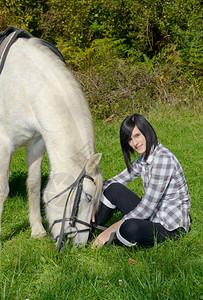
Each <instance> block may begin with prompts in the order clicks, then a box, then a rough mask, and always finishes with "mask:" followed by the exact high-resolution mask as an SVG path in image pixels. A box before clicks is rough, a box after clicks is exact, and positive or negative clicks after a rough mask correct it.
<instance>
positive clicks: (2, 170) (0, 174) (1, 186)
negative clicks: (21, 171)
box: [0, 138, 12, 233]
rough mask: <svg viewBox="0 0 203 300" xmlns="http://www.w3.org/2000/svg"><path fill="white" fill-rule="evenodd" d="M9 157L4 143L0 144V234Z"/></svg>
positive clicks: (7, 186) (7, 188)
mask: <svg viewBox="0 0 203 300" xmlns="http://www.w3.org/2000/svg"><path fill="white" fill-rule="evenodd" d="M2 140H3V138H2ZM11 155H12V154H11V149H10V147H9V146H8V145H6V143H5V141H4V143H1V144H0V233H1V218H2V212H3V207H4V202H5V201H6V199H7V197H8V193H9V168H10V161H11Z"/></svg>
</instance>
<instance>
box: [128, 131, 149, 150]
mask: <svg viewBox="0 0 203 300" xmlns="http://www.w3.org/2000/svg"><path fill="white" fill-rule="evenodd" d="M128 143H129V145H130V147H131V148H133V150H135V151H136V152H137V153H139V154H145V153H146V139H145V137H144V135H143V134H142V133H141V132H140V131H139V129H138V128H137V126H135V127H134V129H133V131H132V135H131V138H130V140H129V142H128Z"/></svg>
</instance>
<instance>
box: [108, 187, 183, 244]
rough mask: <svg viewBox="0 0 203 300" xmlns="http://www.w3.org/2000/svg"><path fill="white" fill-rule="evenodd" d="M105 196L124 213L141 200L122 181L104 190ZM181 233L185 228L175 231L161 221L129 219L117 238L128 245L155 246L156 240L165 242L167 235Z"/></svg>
mask: <svg viewBox="0 0 203 300" xmlns="http://www.w3.org/2000/svg"><path fill="white" fill-rule="evenodd" d="M104 196H105V197H106V198H107V199H108V200H109V201H110V202H111V204H113V205H115V206H116V208H118V209H119V210H120V211H121V212H122V214H123V215H125V214H128V213H129V212H130V211H131V210H133V209H134V208H135V207H136V206H137V205H138V204H139V203H140V201H141V199H140V198H139V197H138V196H137V195H136V194H134V193H133V192H132V191H131V190H129V189H128V188H126V187H125V186H124V185H122V184H120V183H112V184H111V185H109V186H108V187H107V189H106V190H105V191H104ZM180 233H185V230H184V229H183V228H177V229H175V230H173V231H168V230H166V229H165V228H164V227H163V226H162V225H161V224H160V223H154V222H151V221H149V220H142V219H128V220H126V221H125V222H124V223H123V224H122V225H121V226H120V228H119V229H118V231H117V238H118V239H119V240H120V241H121V242H122V243H123V244H125V245H126V246H134V245H136V244H139V245H142V246H153V245H154V242H155V241H156V242H158V243H160V242H163V241H164V240H165V239H166V238H167V237H169V238H178V237H179V236H180Z"/></svg>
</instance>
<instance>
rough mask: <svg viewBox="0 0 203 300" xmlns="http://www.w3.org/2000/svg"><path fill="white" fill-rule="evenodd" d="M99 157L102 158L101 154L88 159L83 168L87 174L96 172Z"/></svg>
mask: <svg viewBox="0 0 203 300" xmlns="http://www.w3.org/2000/svg"><path fill="white" fill-rule="evenodd" d="M101 157H102V153H96V154H94V155H92V157H90V159H89V160H88V162H87V164H86V168H85V169H86V172H87V174H92V173H94V172H95V171H96V167H97V166H98V164H99V162H100V159H101Z"/></svg>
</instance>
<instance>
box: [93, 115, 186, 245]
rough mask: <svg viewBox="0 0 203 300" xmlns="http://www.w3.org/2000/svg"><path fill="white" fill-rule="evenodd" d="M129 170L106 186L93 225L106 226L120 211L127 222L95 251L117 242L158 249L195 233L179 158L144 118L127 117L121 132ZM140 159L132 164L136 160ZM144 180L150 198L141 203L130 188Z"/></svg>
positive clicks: (112, 230)
mask: <svg viewBox="0 0 203 300" xmlns="http://www.w3.org/2000/svg"><path fill="white" fill-rule="evenodd" d="M120 142H121V148H122V151H123V156H124V161H125V163H126V167H127V168H126V169H125V170H124V171H123V172H121V173H120V174H118V175H116V176H115V177H113V178H112V179H109V180H107V181H106V182H105V183H104V188H103V195H102V198H101V203H100V209H99V211H98V213H97V214H96V216H94V215H93V217H92V221H93V222H96V223H97V224H99V225H103V224H104V223H105V222H106V221H107V219H108V218H109V217H110V216H111V214H112V212H113V211H114V210H115V209H119V210H120V211H121V212H122V214H123V218H122V219H121V220H120V221H118V222H116V223H114V224H113V225H111V226H110V227H109V228H107V229H106V230H105V231H103V232H102V233H101V234H100V235H99V236H98V237H97V238H96V240H95V241H94V243H93V247H95V246H102V245H104V244H105V243H106V242H107V241H108V240H109V238H110V236H111V237H112V236H114V238H117V239H118V240H119V241H120V242H122V243H123V244H124V245H126V246H129V247H130V246H134V245H136V244H139V245H142V246H153V245H154V241H155V240H156V241H157V242H158V243H159V242H163V241H164V240H165V239H166V238H167V237H169V238H177V237H178V236H179V235H180V234H181V233H186V232H188V230H189V227H190V216H189V210H190V196H189V193H188V187H187V183H186V180H185V176H184V173H183V170H182V168H181V165H180V163H179V161H178V160H177V158H176V157H175V156H174V155H173V154H172V153H171V152H170V151H169V150H168V149H167V148H165V147H164V146H163V145H162V144H160V143H158V140H157V136H156V133H155V131H154V129H153V128H152V126H151V125H150V124H149V123H148V121H147V120H146V119H145V118H144V117H143V116H141V115H139V114H133V115H131V116H129V117H127V118H126V119H125V120H124V121H123V123H122V124H121V128H120ZM134 151H136V152H137V153H139V154H140V156H139V157H138V158H137V159H135V160H134V161H133V162H132V163H131V159H130V158H131V157H130V156H131V154H132V153H133V152H134ZM139 176H141V178H142V183H143V186H144V189H145V193H144V195H143V197H142V199H140V198H139V197H138V196H137V195H136V194H134V193H133V192H132V191H130V190H129V189H128V188H127V187H126V186H125V185H126V184H127V183H129V182H131V181H132V180H134V179H135V178H137V177H139Z"/></svg>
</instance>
